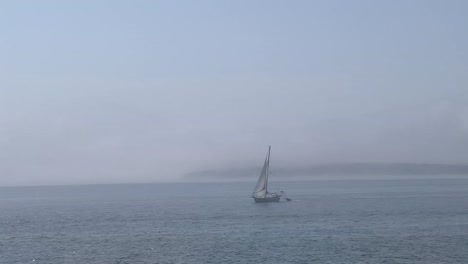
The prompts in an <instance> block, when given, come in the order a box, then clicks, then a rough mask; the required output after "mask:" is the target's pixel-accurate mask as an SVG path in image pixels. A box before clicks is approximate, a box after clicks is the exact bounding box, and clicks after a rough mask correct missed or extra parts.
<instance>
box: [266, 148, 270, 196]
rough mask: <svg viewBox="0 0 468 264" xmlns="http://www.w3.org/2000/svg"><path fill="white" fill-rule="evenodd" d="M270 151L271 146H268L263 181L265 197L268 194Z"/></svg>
mask: <svg viewBox="0 0 468 264" xmlns="http://www.w3.org/2000/svg"><path fill="white" fill-rule="evenodd" d="M270 151H271V146H268V161H267V171H266V173H267V174H266V181H265V196H266V195H267V194H268V177H269V176H270Z"/></svg>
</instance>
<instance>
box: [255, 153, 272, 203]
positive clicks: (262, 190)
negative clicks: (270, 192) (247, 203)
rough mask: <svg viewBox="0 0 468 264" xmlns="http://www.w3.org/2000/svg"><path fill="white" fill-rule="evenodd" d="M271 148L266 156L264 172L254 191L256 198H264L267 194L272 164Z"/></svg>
mask: <svg viewBox="0 0 468 264" xmlns="http://www.w3.org/2000/svg"><path fill="white" fill-rule="evenodd" d="M270 148H271V147H270ZM270 148H269V149H268V154H267V156H266V158H265V162H264V163H263V168H262V172H261V173H260V177H259V178H258V182H257V185H256V186H255V189H254V191H253V193H252V196H253V197H256V198H264V197H266V195H267V185H268V173H269V166H270Z"/></svg>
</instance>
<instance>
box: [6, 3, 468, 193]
mask: <svg viewBox="0 0 468 264" xmlns="http://www.w3.org/2000/svg"><path fill="white" fill-rule="evenodd" d="M467 10H468V6H467V3H466V2H465V1H451V2H450V3H442V2H437V1H422V0H421V1H411V2H405V1H401V2H399V1H397V2H394V1H392V2H381V1H379V2H366V1H358V2H357V3H355V2H347V1H313V2H311V1H296V2H294V3H285V2H283V1H268V2H263V1H258V2H254V3H243V2H230V1H203V2H197V3H195V2H193V3H190V2H186V3H180V2H172V1H157V2H155V1H140V2H137V3H132V4H128V2H126V1H113V2H112V5H109V4H108V3H107V2H105V1H93V2H92V3H91V2H86V1H84V2H82V1H80V2H73V3H72V2H64V1H47V2H42V1H41V2H35V1H31V2H28V4H27V5H25V4H23V3H20V2H17V1H7V2H3V3H0V24H2V25H8V27H3V28H1V29H0V33H1V35H2V36H3V38H2V39H1V40H0V58H1V59H0V185H1V186H6V185H8V186H16V185H56V184H95V183H101V184H102V183H129V182H167V181H184V180H186V178H184V175H186V174H188V173H191V172H196V171H203V170H212V169H214V170H218V169H223V168H252V167H253V168H255V167H258V166H260V164H261V161H262V158H263V156H264V152H265V150H266V148H267V146H268V145H272V146H273V149H272V151H273V152H272V164H273V166H277V167H278V168H281V167H291V168H296V167H304V166H309V165H310V164H341V163H417V164H420V163H424V164H466V162H467V157H468V136H467V135H468V119H467V116H468V108H467V105H468V94H467V93H468V90H467V89H466V87H467V85H468V79H467V75H466V72H467V71H468V65H467V62H468V52H467V47H468V35H467V34H465V31H466V24H467V23H468V20H467V16H466V11H467Z"/></svg>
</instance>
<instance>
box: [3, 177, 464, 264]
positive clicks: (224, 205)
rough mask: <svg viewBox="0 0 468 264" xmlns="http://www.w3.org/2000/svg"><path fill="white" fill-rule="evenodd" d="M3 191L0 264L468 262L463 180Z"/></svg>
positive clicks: (161, 185) (111, 186) (205, 184)
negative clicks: (267, 192) (271, 197)
mask: <svg viewBox="0 0 468 264" xmlns="http://www.w3.org/2000/svg"><path fill="white" fill-rule="evenodd" d="M254 184H255V183H254V182H251V183H190V184H145V185H143V184H135V185H94V186H57V187H8V188H0V263H8V264H13V263H41V264H42V263H330V264H335V263H424V264H431V263H441V264H442V263H443V264H448V263H468V179H451V180H450V179H448V180H422V179H420V180H355V181H307V182H271V184H270V185H271V187H272V189H277V190H279V189H282V190H285V191H286V192H287V194H288V196H289V197H290V198H292V199H293V201H291V202H280V203H271V204H255V203H253V201H252V199H250V198H249V195H250V192H251V190H252V189H253V185H254Z"/></svg>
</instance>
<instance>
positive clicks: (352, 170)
mask: <svg viewBox="0 0 468 264" xmlns="http://www.w3.org/2000/svg"><path fill="white" fill-rule="evenodd" d="M258 173H260V168H231V169H217V170H203V171H195V172H191V173H187V174H186V175H184V179H193V180H195V179H232V180H234V179H238V180H239V179H243V178H250V177H252V175H258ZM272 175H274V177H278V178H279V179H290V178H291V177H293V178H297V177H300V178H302V179H307V178H317V177H318V178H323V179H333V178H340V179H343V178H345V179H348V178H349V179H352V178H356V177H357V178H366V179H370V178H368V177H369V176H373V179H376V178H388V177H396V178H402V177H403V178H404V177H410V178H415V177H416V178H420V177H423V176H425V177H428V176H458V177H460V178H463V177H464V176H466V177H468V164H419V163H348V164H319V165H312V166H304V167H280V168H275V169H273V170H272ZM376 176H377V177H376ZM324 177H325V178H324Z"/></svg>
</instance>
